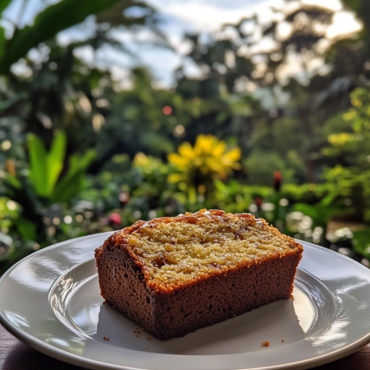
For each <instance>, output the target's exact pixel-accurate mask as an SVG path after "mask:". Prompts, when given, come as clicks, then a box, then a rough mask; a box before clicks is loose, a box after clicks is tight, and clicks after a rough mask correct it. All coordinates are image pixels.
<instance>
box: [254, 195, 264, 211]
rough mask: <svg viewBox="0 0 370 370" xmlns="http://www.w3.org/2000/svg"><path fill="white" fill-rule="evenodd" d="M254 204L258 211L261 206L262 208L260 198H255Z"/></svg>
mask: <svg viewBox="0 0 370 370" xmlns="http://www.w3.org/2000/svg"><path fill="white" fill-rule="evenodd" d="M255 202H256V206H257V207H258V209H260V208H261V206H262V203H263V202H262V198H260V197H257V198H256V200H255Z"/></svg>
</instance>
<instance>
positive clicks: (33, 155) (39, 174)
mask: <svg viewBox="0 0 370 370" xmlns="http://www.w3.org/2000/svg"><path fill="white" fill-rule="evenodd" d="M27 141H28V147H29V156H30V176H29V177H30V180H31V182H32V185H33V187H34V189H35V192H36V194H37V195H39V196H40V197H44V198H46V197H47V196H48V167H47V166H48V164H47V155H46V149H45V146H44V143H43V142H42V141H41V139H40V138H39V137H37V136H36V135H33V134H29V135H28V136H27Z"/></svg>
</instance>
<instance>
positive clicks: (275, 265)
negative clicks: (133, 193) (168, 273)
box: [95, 210, 303, 340]
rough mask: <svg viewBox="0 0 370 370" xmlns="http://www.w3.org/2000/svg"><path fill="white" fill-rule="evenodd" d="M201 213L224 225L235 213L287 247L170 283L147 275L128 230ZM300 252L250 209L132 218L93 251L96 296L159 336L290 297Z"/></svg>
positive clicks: (181, 332)
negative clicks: (97, 291) (99, 292)
mask: <svg viewBox="0 0 370 370" xmlns="http://www.w3.org/2000/svg"><path fill="white" fill-rule="evenodd" d="M202 218H203V219H204V218H206V219H207V220H209V221H210V222H215V223H225V224H227V223H228V222H229V221H230V220H232V219H234V220H236V218H240V219H242V220H243V222H244V221H245V223H246V224H248V225H252V226H253V225H254V226H256V225H257V226H258V228H259V229H260V230H264V231H267V232H269V233H270V234H271V235H272V236H273V237H277V238H279V240H282V241H284V243H286V245H288V247H287V248H286V249H285V250H284V251H279V252H276V253H274V254H270V255H269V256H267V257H263V256H262V257H261V256H259V257H258V258H251V259H249V260H246V261H242V262H240V263H239V262H237V263H235V264H234V265H233V266H217V268H212V269H211V270H210V271H209V272H208V273H207V274H206V275H205V276H204V275H202V276H200V277H196V278H193V279H187V280H186V281H179V282H176V284H175V283H173V282H172V281H169V282H168V283H166V282H163V281H158V280H157V279H155V278H153V275H152V274H151V271H150V268H149V267H148V265H147V264H146V263H145V261H143V258H142V256H140V255H138V253H137V249H135V248H137V246H136V247H135V245H133V244H132V242H133V239H132V238H131V236H132V234H133V233H135V232H137V231H140V232H142V231H145V229H148V228H155V227H157V225H160V224H168V223H176V222H180V223H189V224H197V223H198V222H199V220H201V219H202ZM207 222H208V221H207ZM236 234H237V233H236ZM236 237H237V236H236ZM302 251H303V247H302V246H301V245H300V244H298V243H296V242H295V241H294V239H292V238H290V237H288V236H286V235H283V234H281V233H280V232H279V231H278V230H277V229H275V228H274V227H272V226H269V225H268V224H267V222H266V221H265V220H262V219H255V218H254V216H252V215H250V214H236V215H233V214H226V213H225V212H223V211H220V210H210V211H206V210H201V211H199V212H196V213H194V214H191V213H186V214H185V215H179V216H177V217H167V218H157V219H154V220H152V221H149V222H145V221H138V222H136V223H135V224H134V225H133V226H131V227H128V228H125V229H123V230H120V231H118V232H116V233H114V234H113V235H111V236H110V237H109V238H108V239H107V240H106V241H105V243H104V244H103V246H102V247H100V248H98V249H97V250H96V251H95V258H96V262H97V267H98V273H99V285H100V289H101V295H102V296H103V298H104V299H105V300H106V302H107V303H108V304H109V305H111V306H112V307H114V308H115V309H116V310H118V311H119V312H121V313H122V314H124V315H125V316H126V317H128V318H129V319H131V320H133V321H135V322H136V323H137V324H138V325H140V326H141V327H143V328H144V329H145V330H146V331H147V332H149V333H150V334H152V335H153V336H155V337H157V338H160V339H163V340H165V339H170V338H174V337H179V336H184V335H186V334H187V333H189V332H192V331H195V330H197V329H199V328H202V327H205V326H209V325H212V324H215V323H218V322H221V321H224V320H226V319H228V318H231V317H234V316H237V315H240V314H243V313H244V312H247V311H250V310H253V309H255V308H257V307H260V306H262V305H265V304H268V303H271V302H274V301H276V300H280V299H288V298H290V297H291V293H292V290H293V283H294V277H295V273H296V269H297V266H298V263H299V261H300V259H301V257H302Z"/></svg>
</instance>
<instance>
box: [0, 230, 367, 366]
mask: <svg viewBox="0 0 370 370" xmlns="http://www.w3.org/2000/svg"><path fill="white" fill-rule="evenodd" d="M108 235H109V233H104V234H98V235H92V236H87V237H83V238H79V239H74V240H70V241H67V242H63V243H59V244H56V245H54V246H52V247H49V248H46V249H43V250H41V251H39V252H37V253H34V254H32V255H31V256H29V257H27V258H25V259H23V260H22V261H20V262H19V263H18V264H16V265H15V266H14V267H13V268H11V269H10V270H9V271H8V272H7V273H6V274H5V275H4V276H3V277H2V279H1V280H0V322H1V323H2V324H3V325H4V326H5V328H7V329H8V330H9V331H10V332H11V333H13V334H14V335H15V336H17V337H18V338H19V339H21V340H23V341H24V342H26V343H28V344H29V345H30V346H31V347H34V348H36V349H37V350H39V351H41V352H44V353H46V354H48V355H50V356H52V357H55V358H58V359H60V360H63V361H66V362H70V363H72V364H75V365H80V366H83V367H87V368H91V369H151V370H173V369H177V370H231V369H266V368H269V369H306V368H309V367H313V366H318V365H321V364H324V363H327V362H330V361H334V360H337V359H339V358H341V357H344V356H346V355H348V354H350V353H352V352H354V351H356V350H358V349H359V348H361V347H362V346H364V345H365V344H367V343H368V342H370V334H369V333H370V320H369V317H370V270H368V269H367V268H365V267H364V266H362V265H360V264H358V263H357V262H354V261H352V260H350V259H349V258H347V257H344V256H342V255H340V254H338V253H335V252H332V251H330V250H327V249H324V248H322V247H318V246H315V245H313V244H309V243H305V242H300V243H302V244H303V246H304V248H305V251H304V254H303V258H302V261H301V263H300V266H299V269H298V272H297V276H296V280H295V289H294V296H295V299H294V300H292V299H291V300H288V301H279V302H275V303H272V304H269V305H267V306H264V307H262V308H259V309H257V310H254V311H252V312H249V313H246V314H244V315H241V316H238V317H235V318H233V319H231V320H227V321H225V322H223V323H220V324H217V325H214V326H211V327H208V328H204V329H201V330H198V331H197V332H195V333H191V334H188V335H187V336H185V337H184V338H179V339H172V340H169V341H166V342H162V341H159V340H156V339H155V338H152V337H151V336H150V335H149V334H147V333H145V332H144V331H142V330H141V329H140V328H139V329H138V330H137V327H136V325H135V324H134V323H132V322H131V321H129V320H127V319H125V318H124V317H123V316H121V315H120V314H118V313H117V312H115V311H114V310H113V309H112V308H110V307H108V306H106V305H103V299H102V298H101V296H100V295H99V288H98V280H97V275H96V268H95V260H94V257H93V255H94V250H95V249H96V248H97V247H99V246H100V245H101V244H102V243H103V241H104V240H105V239H106V238H107V237H108ZM134 331H136V333H134ZM137 331H140V333H137ZM104 337H108V338H109V341H106V340H104V339H103V338H104ZM148 338H151V339H150V340H148ZM264 341H268V342H270V345H269V347H263V346H262V342H264Z"/></svg>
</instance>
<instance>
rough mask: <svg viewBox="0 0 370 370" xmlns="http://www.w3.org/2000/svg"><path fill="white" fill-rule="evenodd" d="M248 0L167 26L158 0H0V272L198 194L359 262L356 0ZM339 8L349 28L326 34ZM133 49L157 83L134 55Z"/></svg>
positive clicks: (365, 159) (182, 204)
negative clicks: (352, 22)
mask: <svg viewBox="0 0 370 370" xmlns="http://www.w3.org/2000/svg"><path fill="white" fill-rule="evenodd" d="M213 2H215V1H213ZM200 3H206V4H207V1H203V2H200ZM208 3H212V1H209V2H208ZM216 3H217V1H216ZM231 3H232V2H230V4H231ZM250 3H251V6H250V9H251V11H250V12H249V13H248V14H247V15H243V16H240V17H239V18H238V19H237V21H235V22H231V23H230V22H229V23H225V24H224V25H222V26H220V27H218V28H217V29H210V30H208V31H207V30H204V29H202V30H200V29H198V30H197V29H196V28H195V29H194V30H193V31H192V32H189V31H187V32H183V33H182V34H181V35H179V34H177V35H176V37H174V35H173V34H171V32H170V31H169V30H170V28H169V27H167V28H166V22H167V26H168V20H166V17H165V16H164V14H165V10H166V9H165V7H166V4H167V5H171V4H170V2H169V1H165V2H163V4H162V5H161V3H160V2H159V3H158V4H157V5H156V4H154V2H153V1H152V2H149V1H148V2H144V1H133V0H79V1H75V0H61V1H57V2H56V1H46V0H38V1H37V0H13V1H12V0H2V1H1V2H0V15H1V18H0V274H1V273H2V272H4V271H5V270H6V269H7V268H9V267H10V266H11V265H12V264H13V263H15V262H16V261H18V260H19V259H20V258H22V257H24V256H26V255H27V254H29V253H32V252H34V251H36V250H38V249H40V248H44V247H47V246H49V245H51V244H54V243H57V242H59V241H63V240H67V239H71V238H75V237H79V236H83V235H86V234H92V233H98V232H103V231H108V230H115V229H119V228H122V227H124V226H127V225H130V224H132V223H134V222H135V221H137V220H138V219H144V220H147V219H151V218H154V217H162V216H174V215H177V214H179V213H184V212H186V211H190V212H194V211H197V210H199V209H202V208H220V209H224V210H225V211H227V212H238V213H241V212H250V213H252V214H254V215H256V216H257V217H264V218H266V219H267V220H268V222H270V223H272V224H274V225H275V226H276V227H277V228H279V229H280V230H281V231H282V232H284V233H287V234H289V235H292V236H294V237H296V238H299V239H304V240H307V241H311V242H314V243H317V244H320V245H323V246H325V247H328V248H331V249H333V250H336V251H338V252H340V253H343V254H345V255H347V256H349V257H351V258H354V259H356V260H357V261H359V262H361V263H363V264H365V265H366V266H369V262H368V261H369V258H370V2H369V1H368V0H342V2H340V1H339V0H338V1H334V0H333V1H328V2H327V3H328V5H333V4H334V6H331V7H324V5H323V4H324V3H325V4H326V2H322V1H321V5H317V4H318V2H317V3H315V2H314V1H308V0H307V1H303V0H302V1H288V0H284V1H283V0H281V1H267V2H264V5H265V9H267V13H266V12H264V11H258V10H257V8H256V10H254V8H253V6H252V5H253V2H250ZM186 4H187V2H184V7H186ZM231 5H232V4H231ZM231 5H230V6H231ZM224 6H226V5H224ZM184 9H185V8H184ZM180 10H181V9H180ZM266 14H267V15H266ZM343 14H344V16H343ZM212 16H213V15H212V12H211V13H209V14H206V13H205V14H203V15H201V16H200V18H202V17H204V18H203V19H204V22H205V23H207V21H209V19H208V17H212ZM341 17H342V18H341ZM346 17H347V18H346ZM341 19H343V21H341ZM346 19H356V22H357V23H356V24H358V27H357V29H355V30H353V31H351V32H337V34H334V35H333V32H332V30H333V24H336V26H337V29H339V30H340V29H343V30H344V31H345V30H346V27H345V26H346V24H345V23H346ZM174 22H175V23H176V20H175V21H174ZM200 22H201V23H202V22H203V21H202V20H200ZM341 22H342V23H341ZM145 48H147V49H145ZM148 48H149V49H150V50H159V53H162V54H158V55H162V57H160V60H159V63H157V64H158V65H159V66H160V67H161V68H162V69H163V70H166V71H167V72H168V74H171V77H170V79H169V82H168V81H167V82H166V83H163V81H162V82H161V81H160V79H158V78H157V77H156V71H155V69H154V71H153V69H151V68H150V66H148V65H146V64H145V63H142V62H141V61H140V58H139V57H138V55H140V53H141V52H142V51H143V50H149V49H148ZM171 53H172V54H171ZM153 55H154V54H153ZM170 55H176V58H177V59H176V60H177V64H176V66H175V68H173V65H172V67H171V68H172V69H171V68H170V64H171V63H172V62H171V61H172V60H173V57H170ZM171 58H172V59H171ZM124 61H126V62H127V61H129V63H126V64H125V63H123V62H124ZM172 64H173V63H172ZM158 68H159V67H158Z"/></svg>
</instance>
